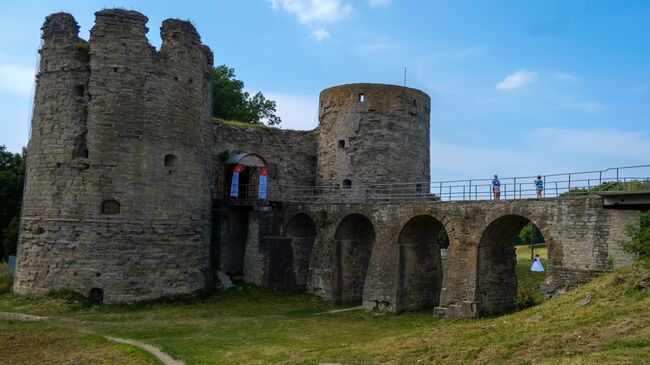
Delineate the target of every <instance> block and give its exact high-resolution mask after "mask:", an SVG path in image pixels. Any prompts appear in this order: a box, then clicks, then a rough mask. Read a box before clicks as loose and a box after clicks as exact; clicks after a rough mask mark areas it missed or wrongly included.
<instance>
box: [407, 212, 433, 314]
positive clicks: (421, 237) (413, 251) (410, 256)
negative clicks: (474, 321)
mask: <svg viewBox="0 0 650 365" xmlns="http://www.w3.org/2000/svg"><path fill="white" fill-rule="evenodd" d="M442 231H445V228H444V225H443V224H442V222H440V221H439V220H437V219H436V218H434V217H432V216H430V215H418V216H415V217H413V218H411V219H409V220H408V221H407V222H406V224H404V225H403V226H402V229H401V231H400V233H399V236H398V240H397V245H398V263H399V266H398V279H397V305H396V309H397V311H398V312H401V311H411V310H418V309H422V308H427V307H432V306H435V305H438V304H439V302H440V290H441V287H442V260H441V256H440V244H439V242H438V236H439V234H440V232H442Z"/></svg>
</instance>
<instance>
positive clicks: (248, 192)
mask: <svg viewBox="0 0 650 365" xmlns="http://www.w3.org/2000/svg"><path fill="white" fill-rule="evenodd" d="M536 178H537V176H517V177H506V178H499V181H500V182H501V189H500V192H501V196H500V200H514V199H534V198H536V190H537V189H536V186H535V184H534V180H535V179H536ZM541 179H542V181H543V185H544V188H543V190H542V192H541V194H542V198H555V197H560V196H578V195H590V194H597V193H599V192H602V191H632V190H650V165H639V166H628V167H613V168H608V169H605V170H599V171H582V172H569V173H561V174H550V175H541ZM255 189H257V186H256V185H255V186H252V185H240V188H239V190H240V191H242V192H243V195H241V194H240V196H239V197H238V198H233V197H230V196H229V195H228V194H227V192H226V191H219V190H217V194H218V195H220V196H222V197H223V198H225V199H257V198H258V196H257V191H256V190H255ZM222 190H229V189H227V188H226V189H222ZM492 199H494V195H493V192H492V179H468V180H451V181H435V182H411V183H390V184H363V183H362V184H359V185H357V186H353V187H343V186H339V185H326V186H297V185H274V184H273V183H269V185H268V188H267V200H271V201H286V202H340V203H353V202H368V201H385V202H395V201H404V202H406V201H465V200H492Z"/></svg>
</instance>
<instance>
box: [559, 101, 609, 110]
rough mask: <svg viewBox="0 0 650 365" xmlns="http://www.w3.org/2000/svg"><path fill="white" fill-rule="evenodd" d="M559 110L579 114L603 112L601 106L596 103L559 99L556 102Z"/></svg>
mask: <svg viewBox="0 0 650 365" xmlns="http://www.w3.org/2000/svg"><path fill="white" fill-rule="evenodd" d="M557 105H558V106H559V107H560V109H565V110H575V111H579V112H587V113H598V112H599V111H601V110H603V105H602V104H601V103H599V102H597V101H584V100H575V99H561V100H559V101H558V102H557Z"/></svg>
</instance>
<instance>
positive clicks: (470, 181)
mask: <svg viewBox="0 0 650 365" xmlns="http://www.w3.org/2000/svg"><path fill="white" fill-rule="evenodd" d="M469 200H472V179H470V180H469Z"/></svg>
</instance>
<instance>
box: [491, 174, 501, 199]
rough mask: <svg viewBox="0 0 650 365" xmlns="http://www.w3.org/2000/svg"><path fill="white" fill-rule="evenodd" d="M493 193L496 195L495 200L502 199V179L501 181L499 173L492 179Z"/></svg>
mask: <svg viewBox="0 0 650 365" xmlns="http://www.w3.org/2000/svg"><path fill="white" fill-rule="evenodd" d="M492 195H494V200H495V201H499V200H501V181H499V175H494V179H492Z"/></svg>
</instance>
